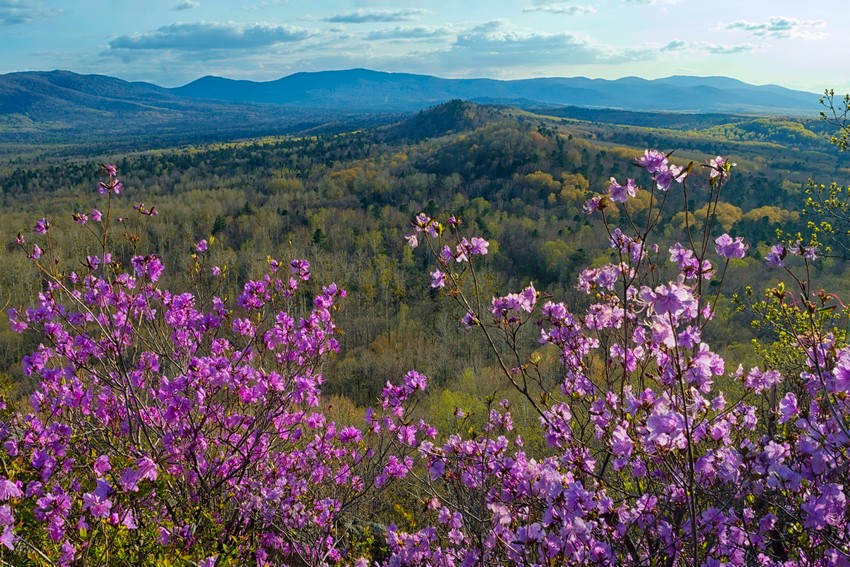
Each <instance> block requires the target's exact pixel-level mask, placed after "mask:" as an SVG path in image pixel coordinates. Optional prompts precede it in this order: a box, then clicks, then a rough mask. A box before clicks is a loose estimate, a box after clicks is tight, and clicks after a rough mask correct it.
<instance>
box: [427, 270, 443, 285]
mask: <svg viewBox="0 0 850 567" xmlns="http://www.w3.org/2000/svg"><path fill="white" fill-rule="evenodd" d="M445 286H446V274H444V273H443V272H441V271H440V270H434V271H433V272H431V287H433V288H435V289H440V288H443V287H445Z"/></svg>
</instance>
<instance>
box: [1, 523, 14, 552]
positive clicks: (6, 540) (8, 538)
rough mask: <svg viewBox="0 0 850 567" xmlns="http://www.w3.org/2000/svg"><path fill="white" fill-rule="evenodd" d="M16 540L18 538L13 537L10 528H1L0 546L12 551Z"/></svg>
mask: <svg viewBox="0 0 850 567" xmlns="http://www.w3.org/2000/svg"><path fill="white" fill-rule="evenodd" d="M17 539H18V538H17V537H15V533H14V532H13V531H12V526H6V527H5V528H3V533H2V534H0V544H3V545H5V546H6V548H7V549H9V550H14V549H15V542H16V541H17Z"/></svg>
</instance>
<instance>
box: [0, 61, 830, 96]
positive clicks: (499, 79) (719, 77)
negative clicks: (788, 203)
mask: <svg viewBox="0 0 850 567" xmlns="http://www.w3.org/2000/svg"><path fill="white" fill-rule="evenodd" d="M350 71H368V72H373V73H380V74H387V75H412V76H423V77H425V76H429V77H434V78H437V79H443V80H493V81H500V82H515V81H527V80H534V79H538V80H545V79H585V80H589V81H607V82H616V81H620V80H624V79H639V80H643V81H657V80H665V79H673V78H677V77H687V78H696V79H731V80H734V81H741V82H743V83H746V84H749V85H752V86H756V87H780V88H785V89H789V90H792V91H798V92H805V93H809V94H813V95H818V96H820V95H823V91H821V92H814V91H805V90H801V89H791V88H789V87H786V86H784V85H781V84H778V83H750V82H748V81H744V80H742V79H738V78H737V77H730V76H726V75H680V74H677V75H667V76H662V77H655V78H652V79H648V78H646V77H639V76H637V75H624V76H622V77H615V78H606V77H588V76H585V75H575V76H564V75H561V76H556V75H550V76H541V77H519V78H505V79H503V78H494V77H445V76H440V75H430V74H427V73H410V72H406V71H387V70H382V69H371V68H368V67H350V68H347V69H320V70H316V71H293V72H291V73H288V74H286V75H281V76H280V77H277V78H271V79H265V80H254V79H237V78H234V77H226V76H223V75H203V76H200V77H196V78H194V79H191V80H189V81H187V82H186V83H182V84H178V85H174V86H170V87H166V86H164V85H160V84H158V83H155V82H153V81H150V80H134V79H126V78H123V77H119V76H117V75H109V74H105V73H79V72H77V71H72V70H70V69H41V70H24V71H9V72H8V73H0V76H5V75H12V74H15V73H73V74H76V75H80V76H99V77H109V78H113V79H119V80H121V81H125V82H127V83H144V84H151V85H154V86H157V87H161V88H166V89H176V88H180V87H184V86H187V85H189V84H192V83H194V82H196V81H199V80H201V79H206V78H214V79H224V80H230V81H245V82H252V83H271V82H274V81H278V80H281V79H285V78H287V77H291V76H294V75H299V74H320V73H345V72H350ZM836 93H838V91H837V90H836Z"/></svg>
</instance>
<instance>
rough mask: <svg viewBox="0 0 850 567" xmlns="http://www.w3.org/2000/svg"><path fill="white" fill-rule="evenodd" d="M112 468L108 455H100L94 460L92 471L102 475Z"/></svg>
mask: <svg viewBox="0 0 850 567" xmlns="http://www.w3.org/2000/svg"><path fill="white" fill-rule="evenodd" d="M111 470H112V465H110V464H109V457H108V456H106V455H101V456H99V457H98V458H96V459H95V460H94V473H95V474H96V475H97V476H103V475H104V474H106V473H107V472H109V471H111Z"/></svg>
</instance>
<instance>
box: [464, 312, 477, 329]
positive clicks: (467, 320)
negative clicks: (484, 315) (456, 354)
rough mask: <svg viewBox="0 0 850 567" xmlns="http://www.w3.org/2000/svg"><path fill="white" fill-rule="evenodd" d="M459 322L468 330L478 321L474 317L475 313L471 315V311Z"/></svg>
mask: <svg viewBox="0 0 850 567" xmlns="http://www.w3.org/2000/svg"><path fill="white" fill-rule="evenodd" d="M460 321H461V323H463V326H464V327H466V328H467V329H468V328H470V327H472V326H473V325H475V324H476V322H477V321H478V318H477V317H476V316H475V313H473V312H472V311H467V312H466V314H465V315H464V316H463V317H462V318H461V320H460Z"/></svg>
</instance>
